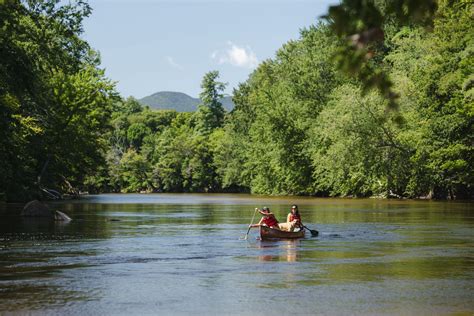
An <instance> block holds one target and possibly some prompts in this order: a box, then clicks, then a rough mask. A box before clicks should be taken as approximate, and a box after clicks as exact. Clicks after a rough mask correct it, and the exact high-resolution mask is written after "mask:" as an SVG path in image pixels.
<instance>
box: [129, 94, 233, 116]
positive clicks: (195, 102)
mask: <svg viewBox="0 0 474 316" xmlns="http://www.w3.org/2000/svg"><path fill="white" fill-rule="evenodd" d="M138 102H140V103H141V104H143V105H147V106H149V107H150V108H151V109H154V110H176V111H178V112H194V111H196V110H197V108H198V106H199V104H200V103H201V100H199V99H198V98H193V97H190V96H189V95H187V94H185V93H182V92H173V91H160V92H157V93H153V94H152V95H149V96H147V97H144V98H142V99H140V100H138ZM219 102H221V103H222V106H223V107H224V109H226V110H227V111H232V109H233V108H234V103H233V102H232V97H230V96H224V97H222V98H221V99H220V100H219Z"/></svg>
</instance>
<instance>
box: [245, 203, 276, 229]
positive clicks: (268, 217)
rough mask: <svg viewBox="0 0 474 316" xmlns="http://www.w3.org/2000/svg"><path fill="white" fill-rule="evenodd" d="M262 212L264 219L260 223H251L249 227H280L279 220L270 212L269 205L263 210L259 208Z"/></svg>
mask: <svg viewBox="0 0 474 316" xmlns="http://www.w3.org/2000/svg"><path fill="white" fill-rule="evenodd" d="M258 211H259V212H260V214H262V215H263V217H262V219H261V220H260V222H258V224H253V225H250V226H249V227H260V226H268V227H270V228H274V229H280V227H279V226H278V220H277V219H276V217H275V215H274V214H273V213H272V212H270V209H269V208H268V207H266V206H265V207H264V208H262V209H261V210H258Z"/></svg>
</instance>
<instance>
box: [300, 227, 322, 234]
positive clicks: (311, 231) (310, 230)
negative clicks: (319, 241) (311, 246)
mask: <svg viewBox="0 0 474 316" xmlns="http://www.w3.org/2000/svg"><path fill="white" fill-rule="evenodd" d="M301 226H302V227H303V228H304V229H306V230H308V231H309V232H310V233H311V236H313V237H317V236H318V235H319V232H318V231H317V230H315V229H309V228H308V227H306V226H304V225H301Z"/></svg>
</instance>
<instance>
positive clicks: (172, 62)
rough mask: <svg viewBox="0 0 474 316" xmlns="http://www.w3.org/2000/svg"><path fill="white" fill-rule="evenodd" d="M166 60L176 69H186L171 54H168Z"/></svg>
mask: <svg viewBox="0 0 474 316" xmlns="http://www.w3.org/2000/svg"><path fill="white" fill-rule="evenodd" d="M166 62H167V63H168V65H170V66H171V67H173V68H176V69H179V70H183V69H184V68H183V66H181V65H180V64H178V63H177V62H175V61H174V59H173V57H171V56H166Z"/></svg>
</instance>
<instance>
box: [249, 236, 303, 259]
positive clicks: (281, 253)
mask: <svg viewBox="0 0 474 316" xmlns="http://www.w3.org/2000/svg"><path fill="white" fill-rule="evenodd" d="M299 242H300V241H299V240H279V241H259V242H258V243H257V248H258V249H261V250H265V249H266V248H278V254H277V255H274V254H264V255H260V256H258V260H259V261H286V262H296V261H297V259H298V258H297V253H298V248H299Z"/></svg>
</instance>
